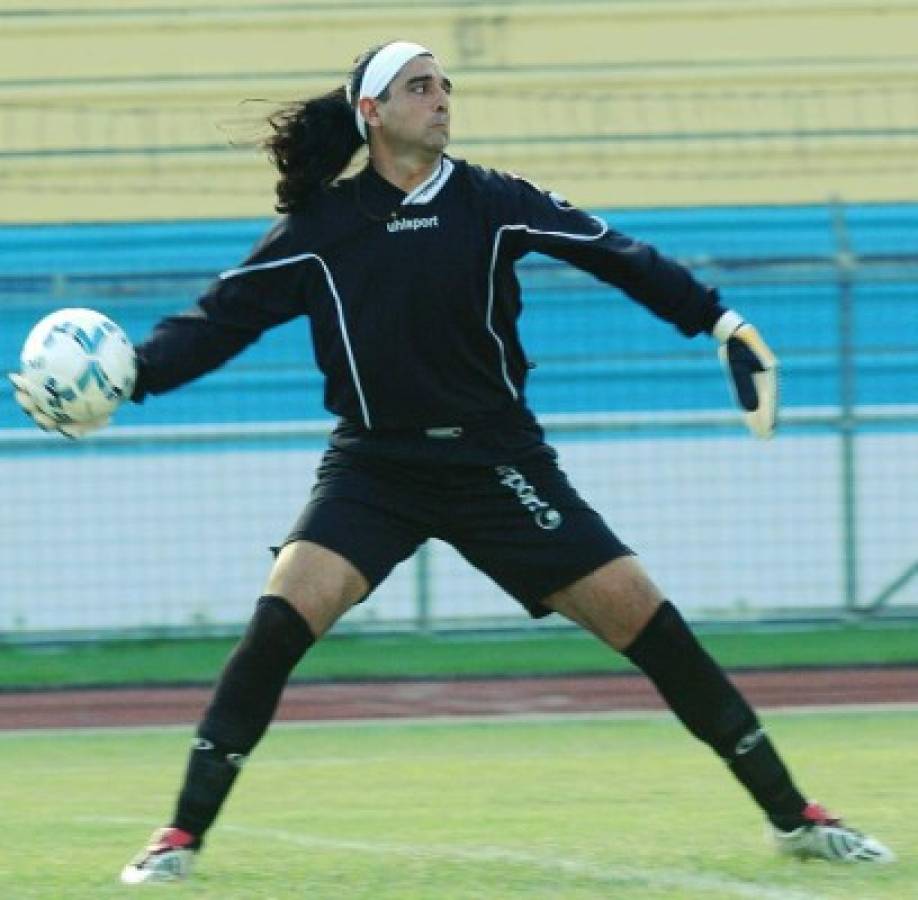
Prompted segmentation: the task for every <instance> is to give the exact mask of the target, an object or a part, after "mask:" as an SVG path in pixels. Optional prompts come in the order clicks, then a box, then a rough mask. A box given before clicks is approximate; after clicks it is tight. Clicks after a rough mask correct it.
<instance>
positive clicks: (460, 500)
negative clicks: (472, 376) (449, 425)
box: [284, 448, 632, 618]
mask: <svg viewBox="0 0 918 900" xmlns="http://www.w3.org/2000/svg"><path fill="white" fill-rule="evenodd" d="M316 474H317V480H316V483H315V486H314V487H313V490H312V496H311V498H310V500H309V503H308V504H307V506H306V508H305V509H304V510H303V512H302V513H301V514H300V516H299V518H298V519H297V521H296V523H295V524H294V526H293V528H292V529H291V531H290V533H289V534H288V535H287V538H286V539H285V541H284V543H285V544H287V543H290V542H292V541H297V540H306V541H312V542H314V543H316V544H320V545H321V546H323V547H326V548H328V549H329V550H333V551H335V552H336V553H339V554H340V555H341V556H343V557H345V559H347V560H349V561H350V562H351V563H352V564H353V565H354V566H355V567H356V568H357V569H358V570H359V571H360V572H361V573H362V574H363V576H364V577H365V578H366V579H367V581H368V582H369V583H370V590H371V591H372V590H373V589H374V588H376V587H377V586H378V585H379V584H380V583H381V582H382V581H383V579H385V577H386V576H387V575H388V574H389V572H391V571H392V569H393V568H394V567H395V566H396V565H397V564H398V563H400V562H402V560H404V559H407V558H408V557H409V556H411V554H412V553H414V551H415V550H416V549H417V548H418V547H419V546H420V545H421V544H422V543H424V541H426V540H427V539H428V538H431V537H435V538H439V539H440V540H443V541H445V542H446V543H448V544H451V545H452V546H453V547H455V548H456V550H458V551H459V553H461V554H462V556H464V557H465V558H466V559H467V560H468V561H469V562H470V563H471V564H472V565H473V566H475V567H476V568H477V569H480V570H481V571H482V572H484V573H485V574H486V575H488V576H489V577H490V578H492V579H493V580H494V581H495V582H496V583H497V584H498V585H500V587H502V588H503V589H504V590H505V591H506V592H507V593H508V594H510V595H511V596H512V597H514V598H515V599H516V600H517V601H519V602H520V603H521V604H522V605H523V606H524V607H525V608H526V610H527V611H528V612H529V614H530V615H531V616H533V617H534V618H540V617H542V616H546V615H548V614H549V613H550V612H551V610H550V609H549V608H548V607H546V606H544V605H543V604H542V602H541V601H542V600H543V599H544V598H545V597H548V596H549V595H550V594H552V593H554V592H555V591H558V590H560V589H561V588H563V587H566V586H567V585H569V584H572V583H573V582H574V581H576V580H577V579H579V578H582V577H583V576H584V575H588V574H589V573H590V572H593V571H594V570H596V569H597V568H599V567H600V566H602V565H603V564H604V563H607V562H609V561H610V560H613V559H617V558H618V557H621V556H629V555H632V551H631V550H630V549H629V548H628V547H626V546H625V545H624V544H623V543H622V542H621V541H620V540H619V539H618V538H617V537H616V536H615V535H614V534H613V533H612V531H611V530H610V529H609V527H608V526H607V525H606V524H605V522H604V521H603V520H602V518H601V517H600V515H599V514H598V513H597V512H596V511H595V510H593V509H592V508H591V507H590V506H589V505H588V504H587V503H586V501H584V500H583V499H582V498H581V497H580V496H579V494H577V492H576V491H575V490H574V489H573V487H571V485H570V482H569V481H568V480H567V476H565V474H564V473H563V472H562V471H561V470H560V468H558V465H557V463H556V462H555V460H554V458H553V457H552V456H549V455H548V454H544V455H540V456H538V457H534V458H531V459H527V460H525V461H522V462H517V463H514V464H508V465H502V466H470V465H432V464H429V463H408V462H393V461H390V460H382V459H375V458H372V457H367V456H364V455H360V454H356V453H351V452H348V451H344V450H340V449H337V448H331V449H330V450H328V451H326V453H325V455H324V456H323V458H322V462H321V464H320V465H319V468H318V471H317V473H316Z"/></svg>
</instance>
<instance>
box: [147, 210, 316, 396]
mask: <svg viewBox="0 0 918 900" xmlns="http://www.w3.org/2000/svg"><path fill="white" fill-rule="evenodd" d="M294 249H295V248H294V246H293V242H292V238H291V235H290V229H289V220H288V219H286V218H284V219H281V220H279V221H278V223H277V225H276V226H275V227H274V228H273V229H272V230H271V231H270V232H269V233H268V234H267V235H266V237H265V238H264V240H263V241H261V243H260V244H259V245H258V246H257V247H256V248H255V249H254V251H253V252H252V254H251V255H250V256H249V258H248V259H247V260H246V261H245V263H244V264H243V265H242V266H240V267H239V268H238V269H232V270H230V271H229V272H225V273H224V274H223V275H221V276H220V277H219V278H217V279H216V280H215V281H214V282H213V283H212V284H211V285H210V287H209V288H208V289H207V291H206V292H205V293H204V294H203V295H202V296H201V297H200V298H199V299H198V301H197V302H196V303H195V304H194V306H192V307H191V308H190V309H188V310H186V311H184V312H182V313H179V314H177V315H172V316H167V317H165V318H164V319H162V320H161V321H160V322H159V323H158V324H157V325H156V326H155V327H154V329H153V331H152V332H151V334H150V335H149V337H147V339H146V340H144V341H143V342H142V343H140V344H138V345H137V347H136V348H135V349H136V351H137V364H138V372H137V384H136V387H135V389H134V393H133V395H132V397H131V399H132V400H134V401H135V402H138V403H139V402H141V401H143V399H144V398H145V397H146V396H147V395H148V394H162V393H165V392H166V391H170V390H172V389H174V388H177V387H179V386H181V385H183V384H187V383H188V382H189V381H193V380H194V379H195V378H199V377H200V376H201V375H204V374H206V373H207V372H211V371H213V370H214V369H216V368H218V367H220V366H221V365H223V364H224V363H225V362H227V361H228V360H229V359H231V358H232V357H234V356H236V355H237V354H238V353H240V352H241V351H242V350H244V349H245V348H246V347H248V346H249V344H252V343H253V342H254V341H256V340H257V339H258V338H259V336H260V335H261V334H262V333H263V332H264V331H266V330H267V329H269V328H272V327H273V326H275V325H280V324H283V323H284V322H288V321H290V320H291V319H293V318H295V317H296V316H298V315H301V314H304V313H305V312H306V301H305V297H306V296H307V292H308V285H307V283H306V282H307V279H308V278H309V276H310V274H311V273H310V271H309V267H304V266H302V265H284V264H282V265H278V266H273V265H272V263H273V262H274V261H282V260H284V259H289V258H290V256H291V255H292V254H293V252H294Z"/></svg>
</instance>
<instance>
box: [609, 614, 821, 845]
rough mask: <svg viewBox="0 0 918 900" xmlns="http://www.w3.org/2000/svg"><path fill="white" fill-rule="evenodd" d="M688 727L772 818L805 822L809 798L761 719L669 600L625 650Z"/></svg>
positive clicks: (791, 824) (785, 824)
mask: <svg viewBox="0 0 918 900" xmlns="http://www.w3.org/2000/svg"><path fill="white" fill-rule="evenodd" d="M625 655H626V656H627V657H628V659H630V660H631V661H632V662H633V663H634V664H635V665H636V666H638V667H639V668H640V669H642V670H643V671H644V672H645V673H646V674H647V676H648V677H649V678H650V680H651V681H652V682H653V683H654V684H655V685H656V687H657V690H658V691H659V692H660V694H661V695H662V697H663V699H664V700H666V702H667V703H668V704H669V706H670V708H671V709H672V711H673V712H674V713H675V714H676V716H677V717H678V718H679V720H680V721H681V722H682V723H683V724H684V725H685V727H686V728H688V730H689V731H690V732H691V733H692V734H693V735H695V737H697V738H698V739H699V740H702V741H704V742H705V743H706V744H708V745H709V746H710V747H711V748H713V749H714V751H715V752H716V753H717V754H718V755H719V756H720V757H721V758H722V759H723V760H724V761H725V762H726V763H727V765H728V766H729V767H730V770H731V771H732V772H733V774H734V775H735V776H736V778H737V780H738V781H739V782H740V784H742V785H743V787H745V788H746V790H747V791H749V793H750V794H751V795H752V797H753V799H754V800H755V801H756V803H758V805H759V806H760V807H761V808H762V809H763V810H764V812H765V813H766V815H767V816H768V817H769V819H770V820H771V821H772V822H773V823H774V824H775V825H777V826H778V827H780V828H785V829H790V828H795V827H796V826H797V825H799V824H802V822H803V818H802V812H803V808H804V807H805V806H806V799H805V798H804V797H803V795H802V794H801V793H800V792H799V791H798V790H797V788H796V787H795V786H794V783H793V781H792V780H791V777H790V773H789V772H788V771H787V768H786V767H785V765H784V763H783V762H782V761H781V759H780V757H779V756H778V754H777V752H776V751H775V748H774V746H773V745H772V743H771V741H770V740H769V738H768V736H767V735H766V734H765V731H764V729H763V728H762V726H761V724H760V722H759V720H758V718H757V717H756V715H755V713H754V712H753V711H752V709H751V707H750V706H749V704H748V703H747V702H746V700H745V698H744V697H743V696H742V694H740V693H739V691H738V690H737V689H736V688H735V687H734V686H733V684H732V683H731V682H730V680H729V679H728V678H727V676H726V674H725V673H724V671H723V669H721V667H720V666H719V665H718V664H717V663H716V662H715V661H714V660H713V659H712V658H711V657H710V655H709V654H708V653H707V651H706V650H705V649H704V648H703V647H702V646H701V644H699V643H698V640H697V639H696V638H695V636H694V635H693V634H692V632H691V630H690V629H689V627H688V625H686V623H685V621H684V620H683V618H682V616H681V615H680V614H679V611H678V610H677V609H676V607H675V606H673V605H672V604H671V603H670V602H669V601H666V602H665V603H663V605H662V606H661V607H660V608H659V609H658V610H657V612H656V613H655V614H654V616H653V618H652V619H651V620H650V622H648V623H647V625H646V627H645V628H644V630H643V631H642V632H641V633H640V634H639V635H638V636H637V638H636V639H635V640H634V642H633V643H632V644H631V645H630V646H629V647H628V649H627V650H626V651H625Z"/></svg>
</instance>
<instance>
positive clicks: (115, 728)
mask: <svg viewBox="0 0 918 900" xmlns="http://www.w3.org/2000/svg"><path fill="white" fill-rule="evenodd" d="M756 709H757V711H758V712H759V713H762V714H763V715H764V716H765V717H766V718H769V717H771V716H806V715H863V714H865V713H903V714H905V713H908V714H913V713H916V712H918V703H915V702H911V701H903V702H892V703H837V704H833V703H829V704H824V705H817V706H770V707H769V706H757V707H756ZM670 718H673V715H672V713H670V712H669V711H668V710H611V711H609V712H596V711H592V712H571V713H555V712H552V713H495V714H491V715H468V716H419V717H408V716H394V717H390V718H382V719H321V720H316V721H300V722H291V721H283V722H274V723H273V724H272V725H271V730H272V731H278V730H282V731H288V730H296V729H301V728H302V729H328V728H341V729H346V728H354V729H362V728H399V727H402V726H405V727H409V728H416V727H418V726H424V725H431V726H437V727H439V726H446V727H449V726H455V725H494V726H500V725H515V724H524V725H525V724H534V725H538V724H550V723H553V722H559V723H564V722H644V721H654V720H658V719H670ZM193 730H194V725H192V724H189V723H185V724H181V725H91V726H86V727H68V728H21V729H0V741H2V740H3V739H4V738H6V739H11V738H21V737H79V736H81V735H86V736H93V735H103V736H104V735H111V736H113V737H114V736H118V735H122V734H124V735H131V734H160V733H165V734H168V733H169V732H186V733H187V734H188V735H189V736H190V735H191V734H192V733H193Z"/></svg>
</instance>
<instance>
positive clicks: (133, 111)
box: [0, 0, 918, 221]
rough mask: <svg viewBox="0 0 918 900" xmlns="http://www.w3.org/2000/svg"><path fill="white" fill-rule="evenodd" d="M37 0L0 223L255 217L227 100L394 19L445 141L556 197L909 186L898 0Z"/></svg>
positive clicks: (7, 118)
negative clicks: (442, 85) (452, 85)
mask: <svg viewBox="0 0 918 900" xmlns="http://www.w3.org/2000/svg"><path fill="white" fill-rule="evenodd" d="M106 4H107V6H108V7H109V9H110V11H109V12H105V11H104V9H103V10H102V11H101V12H100V11H99V10H100V8H101V7H103V6H105V5H106ZM45 5H46V6H47V7H48V8H52V6H53V8H54V9H57V10H63V9H66V10H68V11H69V12H67V13H61V14H56V15H47V16H46V15H38V14H36V15H29V16H16V17H9V18H4V17H3V15H2V12H0V92H2V97H3V99H2V105H0V153H3V154H4V156H3V157H0V159H2V166H3V171H2V173H0V221H27V220H80V219H113V218H141V219H146V218H156V217H170V218H171V217H211V216H248V215H266V214H269V213H270V212H271V206H272V180H273V179H272V173H271V171H270V169H269V167H268V165H267V163H266V162H265V161H264V159H263V158H261V157H260V156H259V155H258V153H257V152H256V151H254V150H253V149H251V147H247V146H246V144H247V142H249V141H250V140H251V138H252V137H253V135H254V134H255V133H256V132H257V130H258V123H259V121H260V119H261V117H262V116H263V115H264V113H265V112H267V111H268V109H270V104H258V103H248V104H241V101H243V100H245V99H247V98H267V99H268V100H271V101H278V100H284V99H290V98H294V97H297V96H302V95H304V94H309V93H312V92H314V91H318V90H322V89H325V88H327V87H331V86H332V85H334V84H335V83H339V82H340V81H341V80H342V75H341V71H342V69H345V68H346V67H347V64H348V62H349V60H351V59H352V58H353V57H354V55H355V54H356V53H358V52H359V51H360V50H362V49H363V48H364V47H366V46H368V45H370V44H372V43H374V42H377V41H379V40H386V39H390V38H394V37H400V36H406V37H410V38H412V39H415V40H420V41H422V42H424V43H427V44H428V45H429V46H431V47H432V48H433V49H434V50H435V51H436V52H437V53H438V55H439V56H440V57H441V58H442V60H443V61H444V63H445V64H446V66H447V67H448V68H449V69H450V70H451V74H452V76H453V78H454V80H455V81H456V82H457V92H456V98H455V116H456V127H455V134H456V135H457V141H456V144H455V146H454V148H453V150H454V152H455V153H456V154H457V155H464V156H469V157H471V158H474V159H477V160H479V161H482V162H489V163H492V164H495V165H499V166H501V167H505V168H511V169H514V170H516V171H519V172H521V173H523V174H526V175H528V176H529V177H532V178H534V179H536V180H539V181H542V182H544V183H546V184H549V185H551V186H552V187H555V188H557V189H559V190H562V191H563V192H565V193H566V194H567V195H568V196H569V197H571V199H573V200H575V201H576V202H579V203H583V204H590V205H619V206H621V205H637V206H640V205H681V204H696V203H714V204H729V203H758V202H820V201H822V200H824V199H826V198H827V197H829V196H832V195H838V196H842V197H844V198H846V199H848V200H898V199H918V2H904V0H888V2H853V0H847V2H845V0H835V2H829V0H812V2H803V0H801V2H783V0H772V2H753V0H747V2H742V0H734V2H720V0H708V2H696V0H681V2H665V0H610V2H569V3H560V2H556V3H547V2H546V3H543V2H534V0H530V2H519V3H516V2H504V3H501V2H493V3H490V4H476V3H457V2H453V3H450V2H445V3H437V4H406V3H400V4H396V3H392V4H390V3H384V2H376V3H373V2H359V3H358V2H349V0H341V2H339V3H337V4H336V7H335V9H334V11H329V4H325V3H322V4H319V3H316V4H315V5H314V6H311V5H310V4H309V3H304V4H302V5H301V7H300V8H299V9H298V10H297V11H289V10H286V11H283V10H281V11H277V10H272V8H271V7H263V6H259V5H258V4H257V3H254V2H250V3H242V2H238V0H237V2H217V0H205V2H196V3H193V4H191V6H190V8H189V11H188V12H186V13H179V12H176V11H175V9H176V5H175V4H171V3H170V4H166V3H165V2H163V3H162V4H161V11H157V3H156V0H128V2H124V0H121V2H117V3H116V2H115V0H105V2H104V3H103V2H99V0H92V2H90V0H85V2H84V0H70V2H69V3H66V2H65V3H61V2H54V3H53V4H52V3H51V2H48V3H47V4H45ZM41 6H42V4H40V3H38V4H33V5H32V7H31V8H34V9H38V8H40V7H41ZM230 141H233V142H234V143H236V144H239V145H240V147H239V149H236V150H232V151H228V150H227V149H226V148H227V146H228V144H229V142H230ZM145 148H152V151H153V152H146V151H145ZM208 148H210V149H208ZM100 149H101V150H103V151H110V150H112V149H115V150H118V151H119V152H118V153H116V154H112V153H110V152H105V153H101V154H100V153H97V152H96V151H97V150H100ZM32 151H39V152H37V153H36V152H32ZM69 151H83V152H82V153H80V152H69ZM124 151H131V152H124Z"/></svg>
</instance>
